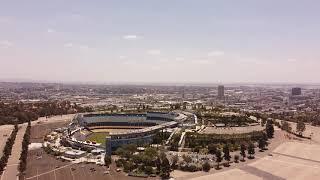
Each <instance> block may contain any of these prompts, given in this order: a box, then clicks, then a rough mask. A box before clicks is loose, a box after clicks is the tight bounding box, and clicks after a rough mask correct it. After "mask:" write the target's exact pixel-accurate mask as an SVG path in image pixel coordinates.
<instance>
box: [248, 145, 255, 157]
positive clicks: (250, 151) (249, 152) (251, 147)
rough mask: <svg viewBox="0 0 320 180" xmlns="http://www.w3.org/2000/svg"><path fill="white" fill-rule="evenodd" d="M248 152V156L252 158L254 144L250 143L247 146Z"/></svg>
mask: <svg viewBox="0 0 320 180" xmlns="http://www.w3.org/2000/svg"><path fill="white" fill-rule="evenodd" d="M248 154H249V158H250V159H254V156H253V155H254V154H255V150H254V144H253V143H250V144H249V146H248Z"/></svg>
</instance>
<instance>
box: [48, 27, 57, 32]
mask: <svg viewBox="0 0 320 180" xmlns="http://www.w3.org/2000/svg"><path fill="white" fill-rule="evenodd" d="M54 32H56V31H55V30H54V29H51V28H49V29H47V33H54Z"/></svg>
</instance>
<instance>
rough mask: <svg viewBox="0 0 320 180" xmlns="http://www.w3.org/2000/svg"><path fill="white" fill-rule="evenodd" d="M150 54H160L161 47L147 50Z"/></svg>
mask: <svg viewBox="0 0 320 180" xmlns="http://www.w3.org/2000/svg"><path fill="white" fill-rule="evenodd" d="M147 53H148V54H151V55H159V54H161V51H160V50H159V49H151V50H149V51H147Z"/></svg>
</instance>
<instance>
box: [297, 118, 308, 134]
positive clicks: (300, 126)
mask: <svg viewBox="0 0 320 180" xmlns="http://www.w3.org/2000/svg"><path fill="white" fill-rule="evenodd" d="M296 130H297V132H298V134H299V136H302V133H303V132H304V131H305V130H306V125H305V124H304V122H303V121H299V122H298V123H297V127H296Z"/></svg>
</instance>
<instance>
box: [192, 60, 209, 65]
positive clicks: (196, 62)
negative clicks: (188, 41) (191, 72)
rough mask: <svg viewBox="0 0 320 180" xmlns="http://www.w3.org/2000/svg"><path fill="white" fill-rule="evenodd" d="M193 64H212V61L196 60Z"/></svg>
mask: <svg viewBox="0 0 320 180" xmlns="http://www.w3.org/2000/svg"><path fill="white" fill-rule="evenodd" d="M192 63H194V64H210V63H211V61H209V60H204V59H202V60H194V61H192Z"/></svg>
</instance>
